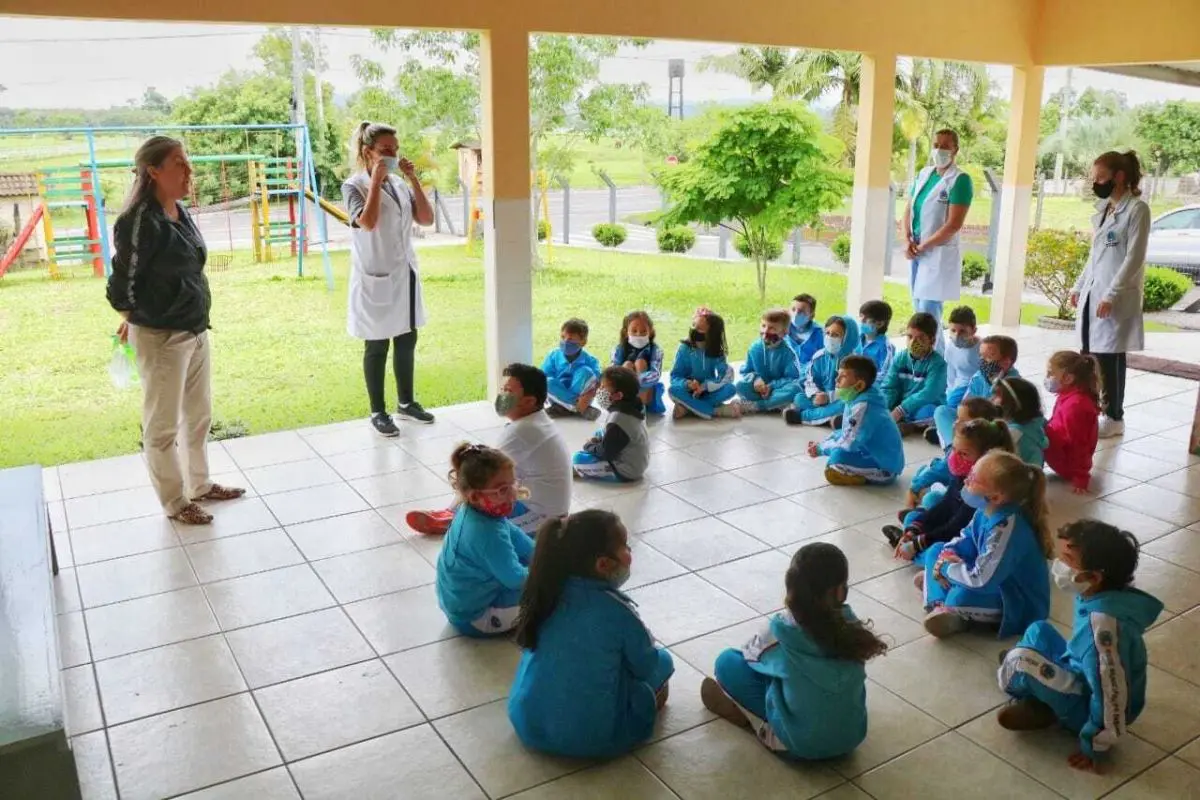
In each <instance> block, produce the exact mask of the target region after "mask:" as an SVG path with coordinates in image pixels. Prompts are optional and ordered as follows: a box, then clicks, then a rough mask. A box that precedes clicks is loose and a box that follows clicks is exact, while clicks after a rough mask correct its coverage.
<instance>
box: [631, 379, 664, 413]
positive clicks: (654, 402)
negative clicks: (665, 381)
mask: <svg viewBox="0 0 1200 800" xmlns="http://www.w3.org/2000/svg"><path fill="white" fill-rule="evenodd" d="M647 389H650V390H651V395H650V402H649V403H647V404H646V413H647V414H665V413H667V405H666V403H664V402H663V394H664V393H665V390H664V389H663V385H662V383H656V384H654V385H653V386H643V387H642V388H641V391H639V392H638V394H641V392H644V391H646V390H647Z"/></svg>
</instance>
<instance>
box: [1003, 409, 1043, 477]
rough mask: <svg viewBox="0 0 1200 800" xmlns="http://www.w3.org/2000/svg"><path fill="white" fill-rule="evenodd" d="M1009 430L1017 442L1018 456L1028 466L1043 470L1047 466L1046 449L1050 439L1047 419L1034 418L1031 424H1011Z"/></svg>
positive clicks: (1030, 421)
mask: <svg viewBox="0 0 1200 800" xmlns="http://www.w3.org/2000/svg"><path fill="white" fill-rule="evenodd" d="M1008 427H1009V430H1010V431H1011V432H1012V435H1013V439H1014V440H1016V445H1017V455H1018V456H1020V457H1021V460H1022V461H1024V462H1025V463H1026V464H1029V465H1031V466H1034V467H1037V468H1038V469H1041V468H1042V467H1043V466H1045V464H1046V448H1047V447H1049V446H1050V437H1049V436H1047V435H1046V418H1045V417H1034V418H1033V419H1031V420H1029V422H1021V423H1018V422H1009V423H1008Z"/></svg>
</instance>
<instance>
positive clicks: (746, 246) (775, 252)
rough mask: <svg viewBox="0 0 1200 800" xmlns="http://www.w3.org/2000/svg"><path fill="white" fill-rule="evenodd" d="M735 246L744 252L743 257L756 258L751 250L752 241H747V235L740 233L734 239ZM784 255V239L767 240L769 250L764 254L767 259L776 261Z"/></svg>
mask: <svg viewBox="0 0 1200 800" xmlns="http://www.w3.org/2000/svg"><path fill="white" fill-rule="evenodd" d="M733 247H734V249H735V250H737V251H738V252H739V253H741V254H742V258H754V254H753V253H751V252H750V243H749V242H747V241H746V237H745V236H743V235H742V234H740V233H739V234H738V235H737V238H736V239H734V240H733ZM782 255H783V240H782V239H776V240H774V241H769V242H767V252H766V253H764V254H763V257H764V258H766V260H767V261H776V260H778V259H779V257H780V256H782Z"/></svg>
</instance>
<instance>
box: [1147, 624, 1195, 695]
mask: <svg viewBox="0 0 1200 800" xmlns="http://www.w3.org/2000/svg"><path fill="white" fill-rule="evenodd" d="M1197 641H1200V609H1197V610H1195V611H1191V612H1189V613H1187V614H1184V615H1182V616H1180V617H1176V618H1175V619H1173V620H1170V621H1168V622H1166V623H1164V624H1162V625H1159V626H1158V627H1156V628H1155V629H1154V630H1152V631H1148V632H1147V633H1146V650H1147V652H1148V653H1149V654H1150V663H1151V664H1153V665H1154V666H1156V667H1159V668H1161V669H1165V670H1166V671H1167V672H1170V673H1171V674H1172V675H1175V676H1176V677H1178V678H1183V679H1184V680H1185V681H1189V682H1191V683H1194V684H1200V651H1198V649H1197V648H1196V647H1195V643H1196V642H1197Z"/></svg>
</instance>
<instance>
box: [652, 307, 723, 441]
mask: <svg viewBox="0 0 1200 800" xmlns="http://www.w3.org/2000/svg"><path fill="white" fill-rule="evenodd" d="M726 353H728V347H727V346H726V344H725V320H723V319H721V317H720V316H719V315H718V314H714V313H713V312H712V311H709V310H708V309H707V308H698V309H696V315H695V316H694V317H693V318H692V329H691V330H690V331H689V332H688V338H686V339H684V340H683V341H682V342H680V343H679V349H678V350H676V351H675V363H674V364H673V365H672V366H671V388H670V389H669V390H668V392H669V394H670V395H671V399H672V400H674V401H675V411H674V416H675V419H682V418H683V417H686V416H687V415H688V414H694V415H695V416H697V417H700V418H701V419H712V418H713V416H715V415H716V413H717V407H718V406H719V405H721V404H722V403H724V402H726V401H727V400H729V399H731V398H732V397H733V396H734V395H736V394H737V390H736V389H734V388H733V367H731V366H729V364H728V363H727V362H726V361H725V356H726Z"/></svg>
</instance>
